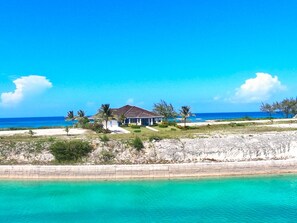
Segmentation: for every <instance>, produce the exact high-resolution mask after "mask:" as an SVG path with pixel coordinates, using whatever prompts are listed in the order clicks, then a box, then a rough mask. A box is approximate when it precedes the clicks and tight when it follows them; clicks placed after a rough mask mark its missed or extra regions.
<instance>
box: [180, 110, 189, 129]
mask: <svg viewBox="0 0 297 223" xmlns="http://www.w3.org/2000/svg"><path fill="white" fill-rule="evenodd" d="M190 109H191V108H190V107H189V106H182V107H181V109H180V115H181V117H182V119H183V120H184V127H186V123H187V118H188V117H189V116H190V115H191V113H190Z"/></svg>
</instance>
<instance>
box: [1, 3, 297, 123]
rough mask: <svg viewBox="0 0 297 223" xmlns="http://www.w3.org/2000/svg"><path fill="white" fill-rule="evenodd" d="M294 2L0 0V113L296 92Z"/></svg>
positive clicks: (208, 108)
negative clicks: (104, 104)
mask: <svg viewBox="0 0 297 223" xmlns="http://www.w3.org/2000/svg"><path fill="white" fill-rule="evenodd" d="M296 9H297V1H293V0H292V1H289V0H286V1H279V0H275V1H273V0H266V1H264V0H246V1H243V0H241V1H240V0H232V1H231V0H224V1H220V0H208V1H202V0H201V1H198V0H196V1H194V0H193V1H187V0H184V1H175V0H168V1H167V0H162V1H158V0H156V1H153V0H145V1H144V0H135V1H120V0H118V1H116V0H110V1H99V0H97V1H95V0H94V1H91V0H86V1H75V0H70V1H66V0H65V1H63V0H48V1H47V0H44V1H39V0H36V1H33V0H28V1H19V0H10V1H6V0H0V33H1V34H0V94H1V98H0V117H25V116H54V115H65V114H66V112H67V111H68V110H77V109H84V110H85V111H86V112H87V114H93V113H94V112H95V111H96V110H97V109H98V108H99V107H100V105H101V104H102V103H110V104H111V106H112V107H119V106H122V105H124V104H126V103H130V104H134V105H138V106H142V107H144V108H147V109H151V108H152V106H153V103H155V102H158V101H159V100H160V99H164V100H166V101H168V102H171V103H173V105H175V107H176V108H178V107H180V106H181V105H189V106H191V108H192V111H194V112H232V111H257V110H259V104H260V103H261V101H267V102H271V101H275V100H280V99H282V98H284V97H295V96H296V89H297V81H296V79H297V78H296V76H297V75H296V73H297V69H296V67H297V61H296V52H297V41H296V39H297V29H296V27H297V13H296Z"/></svg>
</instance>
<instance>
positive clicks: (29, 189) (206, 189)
mask: <svg viewBox="0 0 297 223" xmlns="http://www.w3.org/2000/svg"><path fill="white" fill-rule="evenodd" d="M0 222H1V223H2V222H7V223H14V222H22V223H23V222H30V223H36V222H43V223H49V222H56V223H59V222H61V223H62V222H63V223H66V222H72V223H76V222H84V223H89V222H90V223H91V222H92V223H93V222H124V223H125V222H249V223H251V222H297V176H279V177H261V178H260V177H259V178H233V179H231V178H230V179H207V180H176V181H141V182H135V181H132V182H12V181H1V182H0Z"/></svg>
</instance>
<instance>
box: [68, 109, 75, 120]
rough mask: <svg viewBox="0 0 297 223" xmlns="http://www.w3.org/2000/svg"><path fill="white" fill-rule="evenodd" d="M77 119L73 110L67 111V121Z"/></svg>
mask: <svg viewBox="0 0 297 223" xmlns="http://www.w3.org/2000/svg"><path fill="white" fill-rule="evenodd" d="M74 119H75V117H74V113H73V111H69V112H67V118H66V120H67V121H73V120H74Z"/></svg>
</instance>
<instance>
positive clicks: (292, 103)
mask: <svg viewBox="0 0 297 223" xmlns="http://www.w3.org/2000/svg"><path fill="white" fill-rule="evenodd" d="M274 105H275V107H276V108H277V109H278V110H279V111H281V112H282V113H283V114H284V115H285V117H286V118H289V117H290V116H294V115H295V114H296V112H297V99H294V98H290V99H289V98H285V99H284V100H282V101H281V102H276V103H274Z"/></svg>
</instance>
